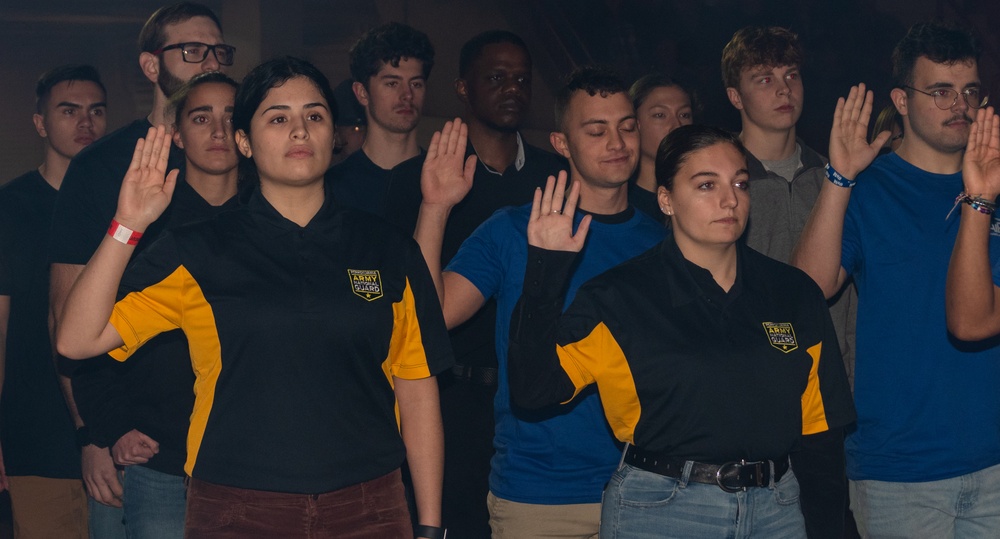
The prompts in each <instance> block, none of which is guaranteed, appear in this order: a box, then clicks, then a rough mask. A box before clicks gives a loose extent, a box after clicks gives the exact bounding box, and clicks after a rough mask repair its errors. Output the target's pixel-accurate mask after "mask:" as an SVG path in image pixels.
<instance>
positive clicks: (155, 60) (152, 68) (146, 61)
mask: <svg viewBox="0 0 1000 539" xmlns="http://www.w3.org/2000/svg"><path fill="white" fill-rule="evenodd" d="M139 69H141V70H142V74H143V75H145V76H146V79H148V80H149V82H152V83H153V84H156V82H157V81H158V80H159V79H160V58H159V57H158V56H156V55H155V54H153V53H151V52H142V53H139Z"/></svg>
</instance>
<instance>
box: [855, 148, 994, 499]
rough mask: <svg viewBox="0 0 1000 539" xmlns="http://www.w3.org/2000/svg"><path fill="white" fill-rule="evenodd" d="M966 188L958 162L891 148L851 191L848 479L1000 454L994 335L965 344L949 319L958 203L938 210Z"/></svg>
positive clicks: (960, 467)
mask: <svg viewBox="0 0 1000 539" xmlns="http://www.w3.org/2000/svg"><path fill="white" fill-rule="evenodd" d="M962 187H963V186H962V175H961V173H956V174H931V173H928V172H926V171H923V170H921V169H919V168H917V167H915V166H913V165H911V164H909V163H907V162H906V161H904V160H903V159H901V158H900V157H899V156H897V155H896V154H894V153H891V154H888V155H885V156H882V157H879V158H878V159H877V160H876V161H875V162H874V163H873V164H872V165H871V166H870V167H869V168H868V169H867V170H865V172H863V173H862V174H861V177H860V178H859V180H858V184H857V186H856V187H854V192H853V193H852V194H851V201H850V204H849V205H848V208H847V216H846V219H845V222H844V239H843V253H842V259H841V264H842V265H843V267H844V269H846V270H847V273H849V274H851V275H853V276H854V281H855V283H856V284H857V287H858V319H857V361H856V365H855V374H854V375H855V381H854V398H855V403H856V407H857V412H858V422H857V429H856V430H855V431H854V432H852V433H850V435H849V436H848V438H847V475H848V477H850V478H851V479H854V480H862V479H875V480H880V481H897V482H917V481H933V480H939V479H947V478H951V477H957V476H960V475H964V474H967V473H971V472H974V471H977V470H981V469H983V468H986V467H989V466H992V465H995V464H997V463H1000V390H998V389H997V383H998V382H1000V348H998V347H997V344H998V342H1000V341H996V340H994V341H990V342H985V343H962V342H960V341H956V340H955V339H954V338H952V337H950V335H949V334H948V330H947V327H946V325H945V298H944V296H945V278H946V275H947V272H948V262H949V260H950V258H951V252H952V249H953V248H954V246H955V237H956V235H957V233H958V224H959V219H960V215H961V212H960V211H959V209H957V208H956V209H955V211H954V212H953V213H952V214H951V215H950V216H949V217H948V218H947V219H946V218H945V216H946V215H948V212H949V211H951V210H952V207H953V206H954V204H955V197H956V196H957V195H958V194H959V193H960V192H962ZM994 219H995V220H994V222H993V230H992V231H991V232H990V262H991V265H992V267H993V280H994V282H1000V268H998V265H997V262H998V259H1000V221H998V220H996V217H995V218H994ZM984 293H990V291H984Z"/></svg>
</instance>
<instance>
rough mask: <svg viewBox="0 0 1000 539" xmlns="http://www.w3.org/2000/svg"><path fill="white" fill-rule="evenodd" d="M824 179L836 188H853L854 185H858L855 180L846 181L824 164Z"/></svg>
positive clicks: (828, 165) (828, 164)
mask: <svg viewBox="0 0 1000 539" xmlns="http://www.w3.org/2000/svg"><path fill="white" fill-rule="evenodd" d="M826 179H828V180H830V182H831V183H833V185H836V186H838V187H854V184H856V183H858V181H857V180H848V179H847V178H845V177H843V176H841V175H840V173H839V172H837V171H836V170H833V167H831V166H830V163H827V164H826Z"/></svg>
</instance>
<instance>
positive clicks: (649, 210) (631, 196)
mask: <svg viewBox="0 0 1000 539" xmlns="http://www.w3.org/2000/svg"><path fill="white" fill-rule="evenodd" d="M628 203H629V204H631V205H632V206H635V208H636V209H637V210H639V211H641V212H643V213H645V214H646V215H648V216H650V217H652V218H653V220H654V221H656V222H657V223H663V224H664V225H665V224H666V223H667V216H666V215H665V214H664V213H663V212H662V211H661V210H660V201H659V200H657V198H656V193H653V192H651V191H647V190H645V189H643V188H642V187H639V184H637V183H635V181H634V180H630V181H629V184H628Z"/></svg>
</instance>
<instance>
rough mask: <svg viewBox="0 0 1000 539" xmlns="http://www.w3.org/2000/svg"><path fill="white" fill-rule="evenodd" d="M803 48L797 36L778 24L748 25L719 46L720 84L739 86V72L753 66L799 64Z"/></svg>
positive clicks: (730, 86)
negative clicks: (720, 54) (723, 45)
mask: <svg viewBox="0 0 1000 539" xmlns="http://www.w3.org/2000/svg"><path fill="white" fill-rule="evenodd" d="M804 58H805V51H804V50H803V49H802V44H801V43H800V42H799V36H798V35H797V34H795V32H792V31H791V30H789V29H787V28H782V27H780V26H747V27H745V28H740V29H739V30H737V31H736V33H735V34H733V38H732V39H730V40H729V43H726V47H725V48H724V49H722V84H723V85H724V86H725V87H726V88H739V85H740V73H742V72H743V70H744V69H747V68H751V67H754V66H769V67H776V66H801V65H802V61H803V60H804Z"/></svg>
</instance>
